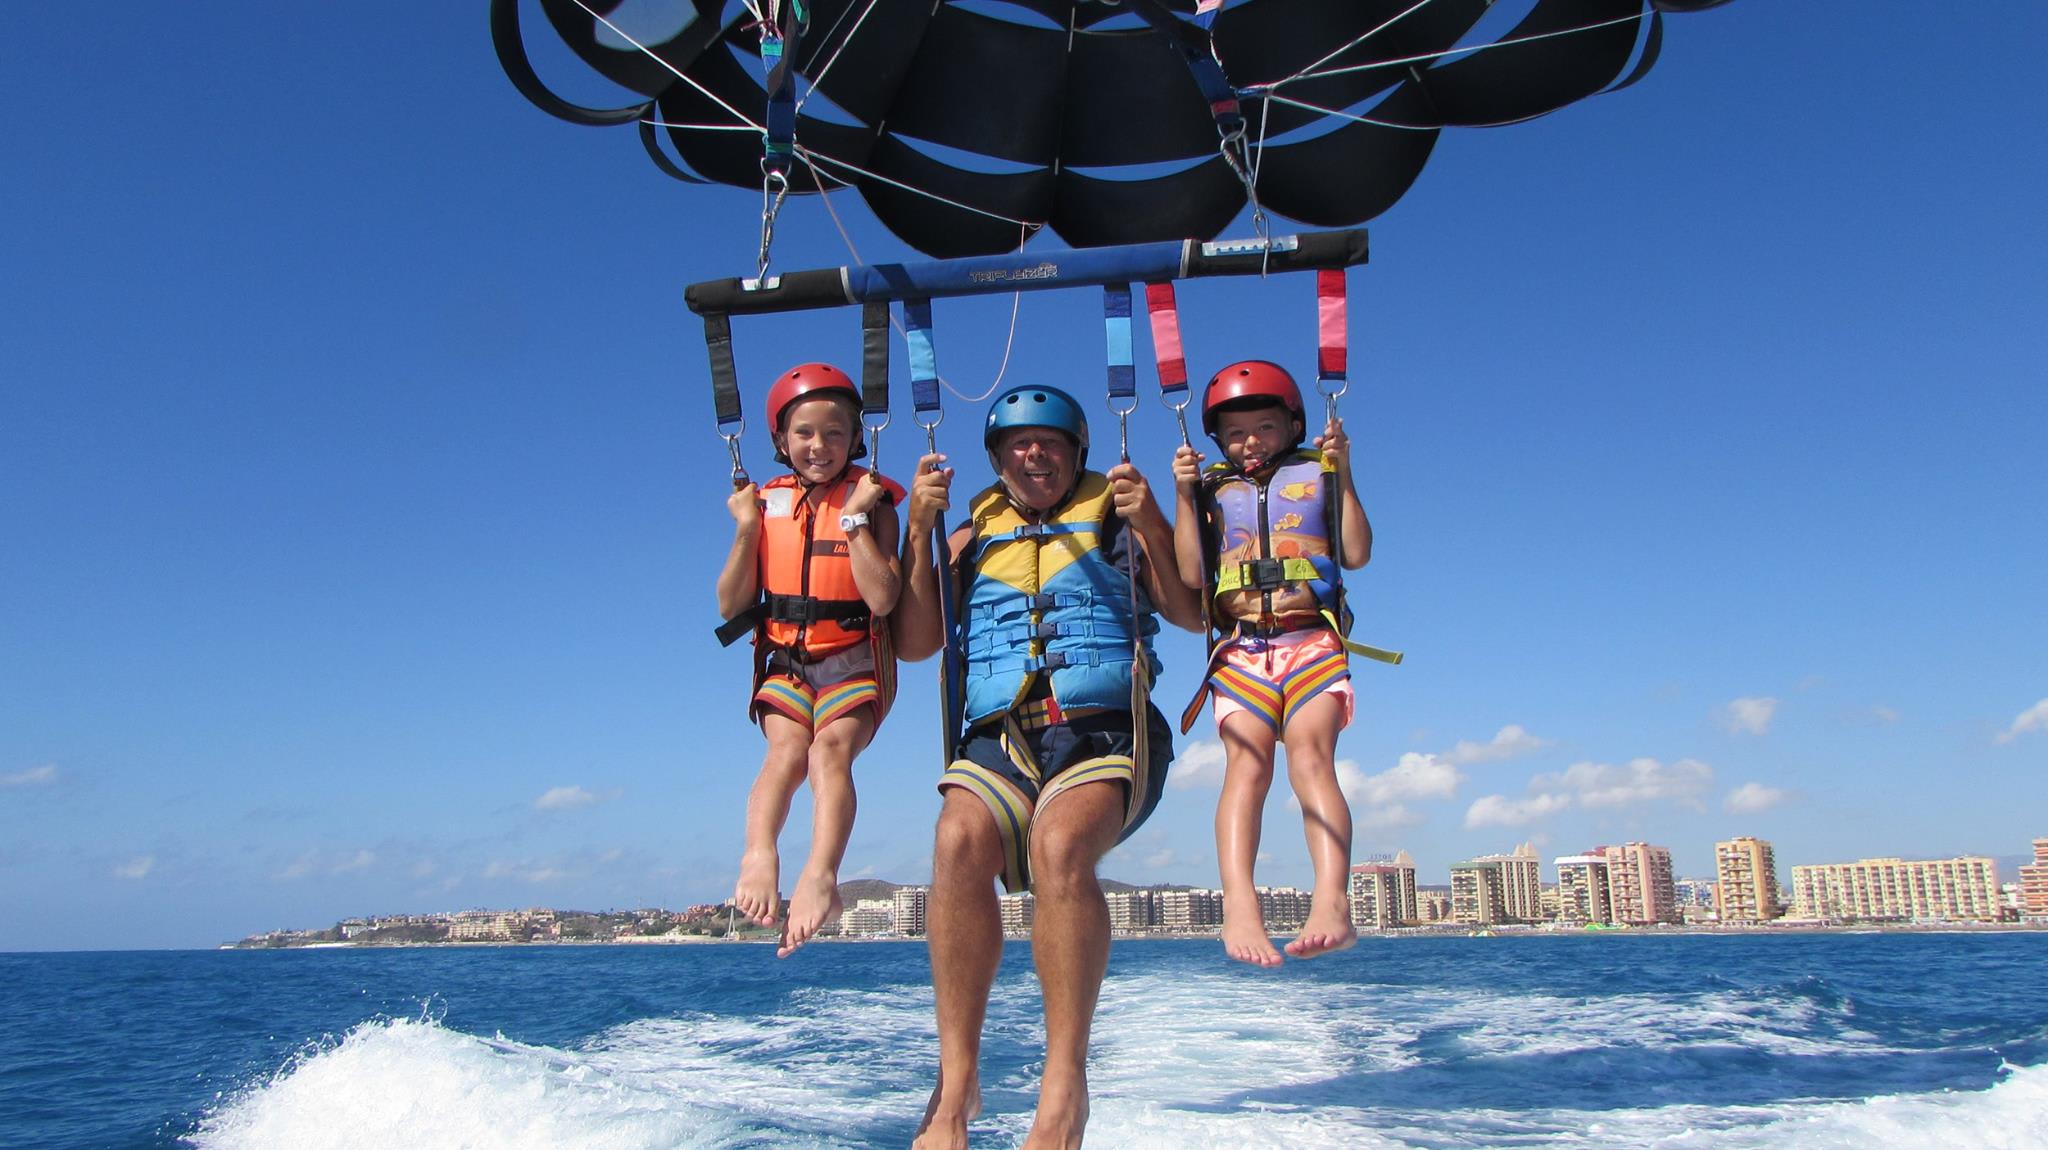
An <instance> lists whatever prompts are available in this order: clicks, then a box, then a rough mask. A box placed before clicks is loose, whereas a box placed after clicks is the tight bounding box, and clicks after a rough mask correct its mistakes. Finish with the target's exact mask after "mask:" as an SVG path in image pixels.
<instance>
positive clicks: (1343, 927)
mask: <svg viewBox="0 0 2048 1150" xmlns="http://www.w3.org/2000/svg"><path fill="white" fill-rule="evenodd" d="M1357 941H1358V928H1356V927H1354V926H1352V925H1351V908H1350V907H1349V906H1333V905H1330V904H1327V903H1318V904H1317V905H1316V906H1315V907H1312V908H1311V909H1310V910H1309V912H1308V922H1306V923H1304V924H1302V928H1301V933H1300V934H1298V935H1295V936H1294V941H1293V942H1290V943H1288V944H1287V953H1288V954H1290V955H1293V956H1294V957H1295V958H1314V957H1315V956H1317V955H1319V954H1328V953H1330V952H1331V951H1333V950H1346V949H1349V948H1350V946H1351V945H1352V944H1353V943H1355V942H1357Z"/></svg>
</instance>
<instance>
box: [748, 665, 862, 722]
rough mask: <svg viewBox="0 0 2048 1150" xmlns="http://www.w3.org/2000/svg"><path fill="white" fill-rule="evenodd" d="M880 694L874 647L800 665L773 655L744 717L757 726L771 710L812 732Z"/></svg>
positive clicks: (843, 716) (848, 713)
mask: <svg viewBox="0 0 2048 1150" xmlns="http://www.w3.org/2000/svg"><path fill="white" fill-rule="evenodd" d="M881 696H882V688H881V684H880V682H879V681H878V680H877V679H876V678H875V649H874V648H873V647H872V646H870V645H869V644H867V643H861V644H858V645H856V646H853V647H849V648H847V649H846V650H844V651H838V652H835V653H833V654H830V655H827V656H825V657H824V658H822V659H820V660H818V661H817V662H815V663H799V662H796V661H795V660H792V659H789V658H787V657H784V656H783V655H782V653H781V652H780V651H775V652H771V653H770V655H769V657H768V671H767V673H766V674H765V675H763V676H762V679H761V687H760V689H759V690H757V691H755V692H754V702H753V705H752V706H751V707H749V708H748V711H747V713H748V714H749V715H750V716H751V717H752V718H753V719H754V721H755V722H760V721H761V720H762V719H763V718H765V717H766V716H767V715H768V714H769V713H770V712H773V713H775V714H778V715H782V716H784V717H786V718H789V719H793V720H795V721H796V722H798V723H801V724H803V727H804V729H805V730H807V731H810V732H812V733H813V734H815V733H817V732H819V731H822V730H824V729H825V728H826V727H827V726H828V725H830V724H831V723H832V722H833V721H834V720H835V719H842V718H845V717H846V716H847V715H850V714H852V713H853V712H855V711H857V710H859V709H860V708H862V707H867V706H876V705H877V704H878V703H879V702H880V701H881Z"/></svg>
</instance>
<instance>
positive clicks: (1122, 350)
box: [1102, 284, 1138, 400]
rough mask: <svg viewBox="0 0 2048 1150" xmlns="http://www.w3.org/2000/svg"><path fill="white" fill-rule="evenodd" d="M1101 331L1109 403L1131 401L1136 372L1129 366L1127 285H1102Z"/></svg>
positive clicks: (1129, 332)
mask: <svg viewBox="0 0 2048 1150" xmlns="http://www.w3.org/2000/svg"><path fill="white" fill-rule="evenodd" d="M1102 331H1103V336H1104V338H1105V340H1106V342H1107V347H1108V355H1107V362H1108V365H1109V397H1110V399H1112V400H1117V399H1134V398H1136V396H1137V394H1138V371H1137V368H1135V367H1134V366H1132V363H1131V289H1130V287H1129V285H1127V284H1104V285H1103V288H1102Z"/></svg>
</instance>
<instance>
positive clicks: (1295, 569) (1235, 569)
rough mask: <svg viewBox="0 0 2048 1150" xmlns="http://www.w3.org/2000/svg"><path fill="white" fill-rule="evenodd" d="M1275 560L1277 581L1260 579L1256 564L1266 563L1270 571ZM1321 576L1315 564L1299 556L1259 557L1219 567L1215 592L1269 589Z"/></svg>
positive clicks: (1308, 580) (1310, 580) (1220, 593)
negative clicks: (1278, 573)
mask: <svg viewBox="0 0 2048 1150" xmlns="http://www.w3.org/2000/svg"><path fill="white" fill-rule="evenodd" d="M1275 562H1277V563H1279V565H1280V567H1279V572H1280V578H1279V579H1278V580H1277V581H1276V580H1273V579H1270V578H1267V579H1260V578H1259V577H1258V571H1257V566H1256V565H1257V564H1260V563H1263V564H1267V565H1268V566H1267V570H1268V571H1271V569H1272V568H1271V564H1273V563H1275ZM1322 577H1323V575H1322V572H1320V571H1317V570H1316V565H1315V564H1313V563H1311V562H1309V561H1308V560H1306V559H1302V558H1299V557H1294V558H1288V559H1280V560H1273V559H1261V560H1254V561H1253V562H1251V563H1232V564H1229V565H1227V566H1225V567H1222V568H1220V569H1219V570H1218V571H1217V572H1216V594H1218V595H1222V594H1224V593H1226V592H1230V591H1241V590H1243V589H1245V588H1247V587H1251V588H1257V589H1259V590H1270V589H1272V588H1274V587H1279V586H1281V585H1283V584H1287V583H1310V582H1314V581H1315V580H1317V579H1320V578H1322Z"/></svg>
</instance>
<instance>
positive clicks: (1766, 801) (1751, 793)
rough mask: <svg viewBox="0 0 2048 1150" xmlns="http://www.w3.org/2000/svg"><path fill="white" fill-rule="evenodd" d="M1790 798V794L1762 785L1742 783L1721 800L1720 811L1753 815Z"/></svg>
mask: <svg viewBox="0 0 2048 1150" xmlns="http://www.w3.org/2000/svg"><path fill="white" fill-rule="evenodd" d="M1791 797H1792V792H1790V791H1787V790H1781V789H1779V788H1777V787H1767V786H1765V785H1763V784H1762V783H1744V784H1742V785H1741V786H1739V787H1737V788H1735V789H1734V790H1732V791H1729V792H1728V797H1727V798H1725V799H1722V800H1721V809H1722V810H1724V811H1727V812H1728V813H1730V814H1737V815H1753V814H1756V813H1757V812H1758V811H1767V810H1770V809H1771V808H1772V807H1775V806H1777V805H1778V804H1780V803H1782V802H1784V801H1785V800H1786V799H1789V798H1791Z"/></svg>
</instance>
